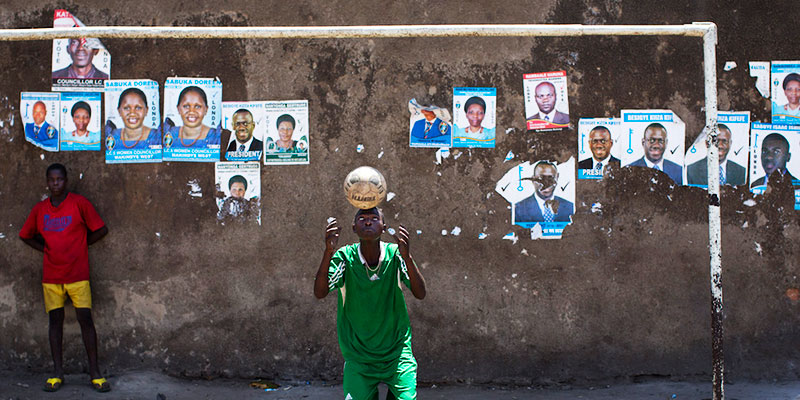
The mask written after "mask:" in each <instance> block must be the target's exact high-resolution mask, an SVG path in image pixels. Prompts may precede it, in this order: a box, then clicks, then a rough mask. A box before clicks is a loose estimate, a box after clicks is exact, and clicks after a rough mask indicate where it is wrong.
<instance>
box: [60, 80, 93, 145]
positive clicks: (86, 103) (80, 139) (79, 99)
mask: <svg viewBox="0 0 800 400" xmlns="http://www.w3.org/2000/svg"><path fill="white" fill-rule="evenodd" d="M101 110H102V94H101V93H74V92H73V93H61V132H60V134H59V136H60V140H61V151H70V150H92V151H100V123H101V121H100V118H101V115H102V113H101Z"/></svg>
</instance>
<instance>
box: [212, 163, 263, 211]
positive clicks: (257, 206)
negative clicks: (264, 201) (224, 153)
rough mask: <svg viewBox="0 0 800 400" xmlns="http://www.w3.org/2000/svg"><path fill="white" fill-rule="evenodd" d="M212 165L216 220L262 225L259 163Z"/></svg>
mask: <svg viewBox="0 0 800 400" xmlns="http://www.w3.org/2000/svg"><path fill="white" fill-rule="evenodd" d="M214 166H215V168H214V176H215V181H216V188H217V195H216V202H217V210H218V211H217V219H218V220H220V221H225V220H228V219H234V220H254V221H256V222H258V224H259V225H261V164H259V163H258V162H257V161H256V162H217V163H215V164H214Z"/></svg>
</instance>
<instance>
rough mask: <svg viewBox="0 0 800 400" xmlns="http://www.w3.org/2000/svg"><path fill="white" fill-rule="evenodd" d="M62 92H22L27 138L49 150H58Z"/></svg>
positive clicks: (21, 103) (22, 113)
mask: <svg viewBox="0 0 800 400" xmlns="http://www.w3.org/2000/svg"><path fill="white" fill-rule="evenodd" d="M60 100H61V93H44V92H22V93H20V102H19V111H20V114H21V116H22V123H23V124H24V125H25V140H27V141H28V142H30V143H31V144H33V145H34V146H36V147H39V148H41V149H43V150H47V151H58V144H59V142H58V130H59V124H60V122H61V118H60V117H61V115H60V113H59V105H60Z"/></svg>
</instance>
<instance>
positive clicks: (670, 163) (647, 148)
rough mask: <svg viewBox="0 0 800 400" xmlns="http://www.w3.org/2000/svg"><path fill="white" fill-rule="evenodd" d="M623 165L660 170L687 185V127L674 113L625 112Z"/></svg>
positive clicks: (621, 139) (670, 111)
mask: <svg viewBox="0 0 800 400" xmlns="http://www.w3.org/2000/svg"><path fill="white" fill-rule="evenodd" d="M621 114H622V137H621V138H620V141H621V142H622V143H621V144H622V150H623V151H622V165H623V166H629V167H644V168H653V169H658V170H660V171H662V172H664V173H665V174H667V176H668V177H669V178H670V179H672V181H673V182H675V183H677V184H678V185H683V155H684V154H685V153H686V151H685V150H684V147H685V142H686V124H684V123H683V121H682V120H681V119H680V118H678V116H677V115H675V113H674V112H672V110H622V112H621Z"/></svg>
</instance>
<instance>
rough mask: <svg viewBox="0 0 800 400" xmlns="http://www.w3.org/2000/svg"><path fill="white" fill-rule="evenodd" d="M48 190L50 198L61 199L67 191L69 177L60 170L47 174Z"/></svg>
mask: <svg viewBox="0 0 800 400" xmlns="http://www.w3.org/2000/svg"><path fill="white" fill-rule="evenodd" d="M47 189H48V190H50V196H52V197H59V196H61V195H62V194H64V192H65V191H66V190H67V177H66V176H64V173H63V172H61V171H60V170H57V169H54V170H51V171H50V172H48V173H47Z"/></svg>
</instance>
